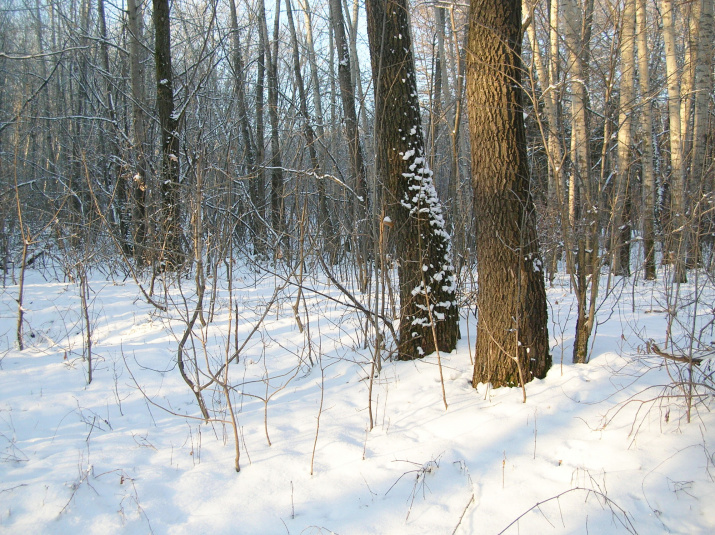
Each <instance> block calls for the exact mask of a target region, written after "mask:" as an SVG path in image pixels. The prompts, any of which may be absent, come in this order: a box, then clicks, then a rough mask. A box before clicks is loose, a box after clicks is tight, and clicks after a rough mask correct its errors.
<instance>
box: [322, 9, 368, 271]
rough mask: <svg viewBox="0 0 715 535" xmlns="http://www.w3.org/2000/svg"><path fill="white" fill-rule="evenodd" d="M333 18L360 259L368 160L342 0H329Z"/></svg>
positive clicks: (363, 246) (363, 254) (364, 240)
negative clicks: (357, 108) (363, 140)
mask: <svg viewBox="0 0 715 535" xmlns="http://www.w3.org/2000/svg"><path fill="white" fill-rule="evenodd" d="M330 21H331V24H332V27H333V32H334V34H335V48H336V49H337V52H338V81H339V83H340V99H341V102H342V105H343V116H344V121H345V137H346V138H347V142H348V153H349V156H350V178H351V181H352V184H353V185H354V188H355V193H356V194H357V196H358V198H357V199H356V200H355V202H354V203H353V207H354V211H353V214H352V215H353V217H352V222H353V225H354V232H355V234H356V237H357V245H358V257H359V260H364V259H366V258H367V238H368V231H369V229H368V225H367V216H368V193H367V179H366V173H365V159H364V157H363V151H362V145H361V143H360V132H359V130H358V118H357V113H356V111H355V90H354V86H353V83H352V78H351V59H350V49H349V45H348V41H347V37H346V35H345V27H344V20H343V10H342V5H341V3H340V0H330Z"/></svg>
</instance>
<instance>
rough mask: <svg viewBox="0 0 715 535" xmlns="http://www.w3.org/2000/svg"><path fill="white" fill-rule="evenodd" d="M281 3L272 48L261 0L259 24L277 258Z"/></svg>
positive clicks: (281, 217) (281, 206)
mask: <svg viewBox="0 0 715 535" xmlns="http://www.w3.org/2000/svg"><path fill="white" fill-rule="evenodd" d="M280 2H281V0H276V9H275V19H274V24H273V42H272V44H273V47H272V50H271V45H270V44H269V40H268V25H267V23H266V10H265V3H264V0H261V1H260V5H261V8H260V13H259V15H258V16H259V19H260V21H259V23H260V25H261V29H260V31H261V32H262V33H263V42H264V48H263V51H264V53H265V62H266V68H267V70H268V118H269V120H270V122H271V159H270V168H271V225H272V227H273V232H275V233H276V234H277V236H278V239H277V243H276V251H275V256H276V258H280V257H282V255H283V254H284V253H286V252H287V251H283V250H282V248H283V247H284V245H285V243H284V241H285V235H284V230H285V229H284V226H285V199H284V185H283V162H282V159H281V144H280V136H279V128H280V125H279V119H278V57H277V56H278V28H279V23H280Z"/></svg>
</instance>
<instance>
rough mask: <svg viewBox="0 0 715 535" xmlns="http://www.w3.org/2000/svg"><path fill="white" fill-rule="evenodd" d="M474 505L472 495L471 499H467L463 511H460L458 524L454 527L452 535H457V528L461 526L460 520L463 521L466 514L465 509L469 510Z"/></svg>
mask: <svg viewBox="0 0 715 535" xmlns="http://www.w3.org/2000/svg"><path fill="white" fill-rule="evenodd" d="M472 503H474V494H472V497H471V498H469V501H468V502H467V505H466V506H465V508H464V511H462V514H461V515H460V517H459V522H457V525H456V526H454V530H452V535H454V534H455V533H457V530H458V529H459V526H460V525H461V524H462V520H463V519H464V515H466V514H467V509H469V506H470V505H472Z"/></svg>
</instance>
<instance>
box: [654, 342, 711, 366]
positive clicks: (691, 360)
mask: <svg viewBox="0 0 715 535" xmlns="http://www.w3.org/2000/svg"><path fill="white" fill-rule="evenodd" d="M646 347H647V348H648V351H649V352H651V353H655V354H656V355H658V356H659V357H663V358H664V359H668V360H674V361H675V362H683V363H685V364H691V363H692V364H695V365H696V366H700V364H701V363H702V362H703V359H702V358H701V357H681V356H679V355H673V354H672V353H666V352H665V351H663V350H662V349H660V348H659V347H658V346H657V345H656V344H655V342H654V341H653V340H650V341H649V342H648V344H647V346H646Z"/></svg>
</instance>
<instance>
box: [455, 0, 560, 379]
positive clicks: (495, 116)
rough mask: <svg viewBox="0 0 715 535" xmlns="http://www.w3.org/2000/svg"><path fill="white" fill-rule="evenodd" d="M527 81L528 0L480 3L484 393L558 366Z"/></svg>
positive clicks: (475, 67)
mask: <svg viewBox="0 0 715 535" xmlns="http://www.w3.org/2000/svg"><path fill="white" fill-rule="evenodd" d="M521 72H522V65H521V2H520V0H501V1H496V2H494V1H490V0H472V3H471V9H470V14H469V46H468V50H467V103H468V108H469V124H470V134H471V140H472V144H471V146H472V184H473V188H474V217H475V219H476V229H477V262H478V264H477V271H478V284H479V287H478V294H477V309H478V314H479V316H478V321H477V342H476V353H475V365H474V377H473V384H474V386H475V387H476V386H477V385H478V384H479V383H491V384H492V386H494V387H498V386H516V385H519V384H522V385H523V384H524V383H526V382H528V381H530V380H531V379H533V378H534V377H539V378H542V377H544V376H545V375H546V372H547V371H548V369H549V367H550V366H551V356H550V355H549V338H548V330H547V326H546V321H547V312H546V291H545V289H544V273H543V266H542V263H541V258H540V256H539V246H538V239H537V235H536V219H535V214H534V204H533V200H532V196H531V191H530V179H529V166H528V161H527V154H526V134H525V127H524V115H523V113H524V110H523V105H522V98H523V97H522V89H521V83H520V80H521Z"/></svg>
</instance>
